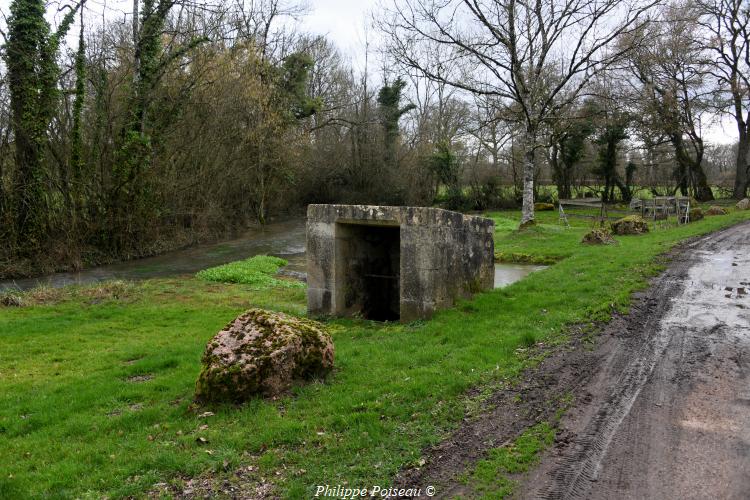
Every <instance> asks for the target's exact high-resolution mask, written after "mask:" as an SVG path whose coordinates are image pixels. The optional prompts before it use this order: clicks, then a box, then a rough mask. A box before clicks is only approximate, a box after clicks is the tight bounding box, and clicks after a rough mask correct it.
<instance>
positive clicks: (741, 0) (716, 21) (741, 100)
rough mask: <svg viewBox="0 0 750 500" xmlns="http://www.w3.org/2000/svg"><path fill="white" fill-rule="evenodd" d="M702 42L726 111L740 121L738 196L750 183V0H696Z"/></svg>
mask: <svg viewBox="0 0 750 500" xmlns="http://www.w3.org/2000/svg"><path fill="white" fill-rule="evenodd" d="M695 5H696V8H697V9H698V13H699V14H700V16H701V17H700V25H701V26H702V27H703V29H704V33H703V35H704V38H703V45H704V46H705V47H708V48H709V50H710V51H711V52H712V54H713V58H712V61H711V65H712V70H711V74H712V75H713V76H714V78H716V80H717V82H718V92H717V94H718V97H719V102H720V103H721V105H722V108H723V110H724V111H726V112H728V113H729V114H730V115H731V116H732V117H733V118H734V121H735V123H736V124H737V132H738V133H739V147H738V151H737V163H736V170H737V173H736V177H735V181H734V192H733V195H734V197H735V198H743V197H744V196H745V195H746V193H747V190H748V187H750V4H749V3H748V2H747V0H696V1H695Z"/></svg>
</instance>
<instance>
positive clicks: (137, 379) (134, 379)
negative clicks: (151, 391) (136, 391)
mask: <svg viewBox="0 0 750 500" xmlns="http://www.w3.org/2000/svg"><path fill="white" fill-rule="evenodd" d="M153 379H154V376H153V375H151V374H149V373H145V374H143V375H131V376H130V377H128V378H126V379H125V381H126V382H130V383H131V384H142V383H143V382H148V381H149V380H153Z"/></svg>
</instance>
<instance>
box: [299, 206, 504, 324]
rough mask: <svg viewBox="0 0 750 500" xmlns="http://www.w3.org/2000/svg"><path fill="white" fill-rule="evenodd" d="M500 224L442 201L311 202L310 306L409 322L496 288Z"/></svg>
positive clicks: (328, 312)
mask: <svg viewBox="0 0 750 500" xmlns="http://www.w3.org/2000/svg"><path fill="white" fill-rule="evenodd" d="M494 230H495V225H494V222H493V221H492V220H490V219H486V218H483V217H475V216H470V215H463V214H460V213H457V212H451V211H448V210H441V209H437V208H424V207H387V206H366V205H310V206H309V207H308V210H307V280H308V292H307V306H308V313H309V314H310V315H312V316H316V315H317V316H360V317H363V318H365V319H371V320H378V321H399V320H400V321H411V320H415V319H420V318H427V317H429V316H431V315H432V314H433V313H434V312H435V311H436V310H438V309H442V308H445V307H450V306H452V305H453V304H454V302H455V300H456V299H457V298H460V297H468V296H470V295H471V294H472V293H475V292H479V291H482V290H488V289H492V288H493V283H494V240H493V236H494Z"/></svg>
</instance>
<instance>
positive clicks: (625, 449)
mask: <svg viewBox="0 0 750 500" xmlns="http://www.w3.org/2000/svg"><path fill="white" fill-rule="evenodd" d="M748 282H750V224H742V225H739V226H735V227H733V228H731V229H728V230H725V231H722V232H720V233H716V234H714V235H711V236H708V237H705V238H701V239H699V240H696V241H694V242H693V243H691V244H688V245H686V246H684V247H683V248H682V252H680V253H679V254H678V255H677V258H676V259H675V261H674V263H673V264H672V265H671V266H670V269H669V270H668V271H667V272H666V273H664V274H663V275H662V276H661V277H660V278H659V279H658V280H656V281H655V283H654V284H653V286H652V288H651V289H650V290H649V292H648V293H647V296H646V297H645V300H643V301H641V303H640V304H639V306H638V307H637V308H634V310H633V312H632V314H631V315H630V318H629V320H628V321H627V323H626V324H625V325H623V324H618V323H617V322H615V323H613V324H612V325H610V327H608V328H607V332H606V333H607V336H605V339H604V343H603V344H602V346H601V347H600V348H599V349H597V351H603V352H607V354H606V356H604V358H603V359H602V362H601V363H600V364H599V365H598V366H597V370H596V374H595V376H594V377H593V378H592V379H591V380H590V381H589V382H588V383H587V384H586V385H585V386H584V387H581V392H580V395H579V398H578V400H579V401H580V402H581V404H579V405H577V407H576V408H575V409H574V410H573V411H570V412H568V414H567V415H566V416H565V417H564V418H563V420H562V421H561V425H560V429H561V432H560V434H559V435H560V436H562V439H559V440H558V443H557V445H556V447H555V448H554V449H552V450H551V451H549V452H548V453H547V454H546V455H545V456H544V457H543V460H542V464H541V466H540V467H538V468H537V469H536V470H535V471H534V472H533V473H532V474H531V475H530V476H529V477H528V478H527V480H526V481H525V484H524V486H523V487H522V489H521V491H520V492H519V497H520V498H597V499H598V498H602V499H605V498H606V499H616V498H659V499H689V498H722V499H735V498H736V499H746V498H748V495H750V411H749V410H750V385H748V382H750V299H748V297H749V295H748V290H749V289H748V286H749V285H748ZM607 338H608V339H609V340H607ZM612 343H613V344H614V345H613V346H606V344H612ZM613 347H614V348H613Z"/></svg>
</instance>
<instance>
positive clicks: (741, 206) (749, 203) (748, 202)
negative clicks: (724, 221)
mask: <svg viewBox="0 0 750 500" xmlns="http://www.w3.org/2000/svg"><path fill="white" fill-rule="evenodd" d="M736 206H737V210H750V198H745V199H744V200H740V201H739V202H737V205H736Z"/></svg>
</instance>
